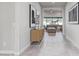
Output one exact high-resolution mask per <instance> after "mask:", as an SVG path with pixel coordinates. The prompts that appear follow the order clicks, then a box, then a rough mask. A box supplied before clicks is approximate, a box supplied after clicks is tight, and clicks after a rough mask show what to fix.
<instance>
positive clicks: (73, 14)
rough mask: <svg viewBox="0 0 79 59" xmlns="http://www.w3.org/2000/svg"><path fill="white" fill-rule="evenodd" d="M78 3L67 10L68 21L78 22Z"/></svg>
mask: <svg viewBox="0 0 79 59" xmlns="http://www.w3.org/2000/svg"><path fill="white" fill-rule="evenodd" d="M78 16H79V3H76V4H75V5H74V6H73V7H72V8H71V9H70V10H69V23H76V24H79V17H78Z"/></svg>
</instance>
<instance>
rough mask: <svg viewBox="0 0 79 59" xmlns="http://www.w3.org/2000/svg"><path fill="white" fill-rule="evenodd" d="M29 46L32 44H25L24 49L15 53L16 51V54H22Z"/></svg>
mask: <svg viewBox="0 0 79 59" xmlns="http://www.w3.org/2000/svg"><path fill="white" fill-rule="evenodd" d="M29 46H30V43H29V44H28V45H27V46H25V47H24V48H23V49H21V50H20V51H18V52H15V53H14V54H15V56H19V55H21V53H23V52H24V51H25V50H26V49H27V48H28V47H29Z"/></svg>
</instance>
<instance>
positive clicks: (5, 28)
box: [0, 2, 15, 53]
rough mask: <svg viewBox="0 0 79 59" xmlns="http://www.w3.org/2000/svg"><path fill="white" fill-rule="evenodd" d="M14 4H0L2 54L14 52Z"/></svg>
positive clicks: (0, 48) (0, 45)
mask: <svg viewBox="0 0 79 59" xmlns="http://www.w3.org/2000/svg"><path fill="white" fill-rule="evenodd" d="M14 11H15V8H14V3H8V2H7V3H5V2H4V3H2V2H0V53H4V52H5V53H7V52H8V53H9V52H12V51H13V50H14V33H15V32H14V31H15V29H14V25H13V24H14V22H15V20H14V14H15V12H14Z"/></svg>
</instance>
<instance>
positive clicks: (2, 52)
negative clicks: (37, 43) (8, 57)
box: [0, 50, 14, 54]
mask: <svg viewBox="0 0 79 59" xmlns="http://www.w3.org/2000/svg"><path fill="white" fill-rule="evenodd" d="M0 54H14V51H13V50H0Z"/></svg>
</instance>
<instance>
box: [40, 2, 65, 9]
mask: <svg viewBox="0 0 79 59" xmlns="http://www.w3.org/2000/svg"><path fill="white" fill-rule="evenodd" d="M40 5H41V7H42V8H51V7H57V8H63V7H64V6H65V5H66V2H40Z"/></svg>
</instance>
